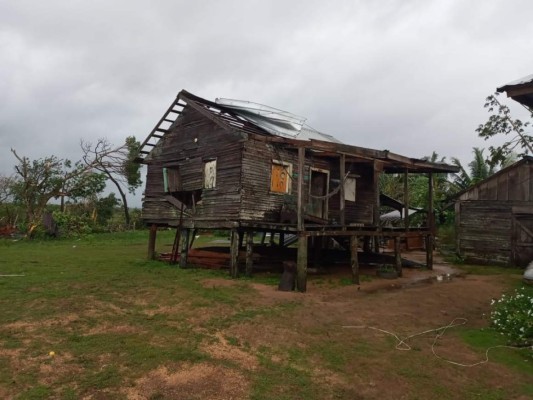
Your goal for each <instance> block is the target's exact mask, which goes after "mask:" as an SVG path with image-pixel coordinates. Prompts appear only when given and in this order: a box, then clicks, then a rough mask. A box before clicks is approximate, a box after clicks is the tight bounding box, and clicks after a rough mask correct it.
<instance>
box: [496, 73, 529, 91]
mask: <svg viewBox="0 0 533 400" xmlns="http://www.w3.org/2000/svg"><path fill="white" fill-rule="evenodd" d="M524 83H533V74H532V75H528V76H524V77H523V78H520V79H517V80H515V81H512V82H509V83H507V84H505V85H503V86H502V88H504V87H506V86H515V85H523V84H524Z"/></svg>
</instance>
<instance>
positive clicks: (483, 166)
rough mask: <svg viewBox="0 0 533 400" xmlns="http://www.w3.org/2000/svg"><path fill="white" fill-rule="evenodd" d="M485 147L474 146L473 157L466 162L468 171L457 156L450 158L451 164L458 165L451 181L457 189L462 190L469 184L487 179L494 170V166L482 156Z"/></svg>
mask: <svg viewBox="0 0 533 400" xmlns="http://www.w3.org/2000/svg"><path fill="white" fill-rule="evenodd" d="M484 151H485V149H480V148H479V147H474V148H473V149H472V152H473V153H474V159H473V160H472V161H470V162H469V163H468V171H467V170H466V169H465V168H464V167H463V165H462V164H461V161H460V160H459V159H458V158H455V157H453V158H452V164H453V165H455V166H456V167H459V169H460V171H459V172H458V173H457V174H455V176H454V179H453V183H454V184H455V185H456V186H457V188H458V189H459V190H464V189H467V188H469V187H470V186H473V185H475V184H476V183H478V182H481V181H482V180H484V179H487V178H488V177H489V176H491V175H492V174H494V173H495V172H496V167H495V166H494V164H493V163H492V162H489V161H487V160H486V159H485V157H484V156H483V152H484Z"/></svg>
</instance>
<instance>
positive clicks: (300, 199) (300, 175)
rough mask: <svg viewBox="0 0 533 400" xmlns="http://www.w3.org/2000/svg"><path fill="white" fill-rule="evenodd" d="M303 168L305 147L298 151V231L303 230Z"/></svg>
mask: <svg viewBox="0 0 533 400" xmlns="http://www.w3.org/2000/svg"><path fill="white" fill-rule="evenodd" d="M304 166H305V147H300V148H299V149H298V189H297V190H298V194H297V195H298V199H297V207H298V231H303V230H304Z"/></svg>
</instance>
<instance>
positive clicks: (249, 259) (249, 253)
mask: <svg viewBox="0 0 533 400" xmlns="http://www.w3.org/2000/svg"><path fill="white" fill-rule="evenodd" d="M253 246H254V233H253V231H247V232H246V271H245V273H246V276H252V269H253V266H254V260H253Z"/></svg>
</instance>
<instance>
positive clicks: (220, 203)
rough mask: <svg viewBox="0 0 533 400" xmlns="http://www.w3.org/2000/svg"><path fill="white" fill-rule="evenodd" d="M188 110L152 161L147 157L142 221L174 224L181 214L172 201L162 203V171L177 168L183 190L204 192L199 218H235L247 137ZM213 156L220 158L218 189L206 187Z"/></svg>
mask: <svg viewBox="0 0 533 400" xmlns="http://www.w3.org/2000/svg"><path fill="white" fill-rule="evenodd" d="M185 110H186V112H184V114H183V115H182V116H181V117H180V118H179V119H178V120H177V121H176V124H175V125H174V126H173V127H172V128H171V129H170V132H168V133H166V134H165V136H164V138H163V139H161V141H160V144H159V145H158V148H157V151H156V152H154V154H153V157H148V158H147V164H148V172H147V176H146V189H145V198H144V201H143V218H144V219H145V220H150V221H151V222H156V221H157V223H161V224H170V225H174V224H175V223H176V218H177V217H176V215H178V216H179V212H174V213H172V212H169V210H168V203H167V202H165V201H162V198H163V197H164V195H165V194H166V193H165V192H164V185H163V167H164V166H167V167H168V166H173V167H177V168H178V169H179V172H180V177H181V181H182V190H184V191H192V190H202V191H201V198H200V199H196V200H197V205H196V213H195V215H194V219H195V220H209V221H226V220H228V219H237V218H238V216H239V212H240V184H241V182H240V179H241V152H242V147H243V136H242V135H241V134H240V133H239V132H230V131H227V130H225V129H223V128H221V127H220V126H218V125H216V124H214V123H213V122H211V121H210V120H208V119H206V118H205V117H204V116H202V115H200V114H198V113H197V112H196V111H194V110H192V109H189V108H186V109H185ZM185 110H184V111H185ZM210 158H216V159H217V177H216V187H215V188H213V189H203V183H204V182H203V179H204V171H203V169H204V162H205V161H206V159H210ZM165 203H166V204H165ZM172 207H173V206H172ZM173 208H175V207H173ZM189 211H191V210H189ZM185 222H186V223H187V222H188V221H187V219H185Z"/></svg>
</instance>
